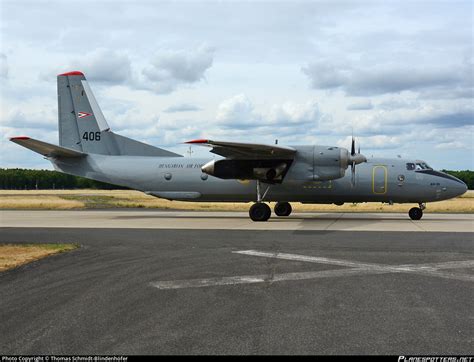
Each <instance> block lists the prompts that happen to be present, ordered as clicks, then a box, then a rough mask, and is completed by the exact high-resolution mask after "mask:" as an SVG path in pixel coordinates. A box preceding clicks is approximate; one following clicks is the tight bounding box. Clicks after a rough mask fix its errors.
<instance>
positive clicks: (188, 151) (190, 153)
mask: <svg viewBox="0 0 474 362" xmlns="http://www.w3.org/2000/svg"><path fill="white" fill-rule="evenodd" d="M186 153H188V154H189V157H191V155H192V154H193V153H194V151H193V149H192V147H191V146H189V149H188V150H187V151H186Z"/></svg>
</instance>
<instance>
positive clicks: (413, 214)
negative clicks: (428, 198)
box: [408, 207, 423, 220]
mask: <svg viewBox="0 0 474 362" xmlns="http://www.w3.org/2000/svg"><path fill="white" fill-rule="evenodd" d="M408 216H410V219H412V220H420V219H421V218H422V217H423V209H422V208H421V207H413V208H411V209H410V211H408Z"/></svg>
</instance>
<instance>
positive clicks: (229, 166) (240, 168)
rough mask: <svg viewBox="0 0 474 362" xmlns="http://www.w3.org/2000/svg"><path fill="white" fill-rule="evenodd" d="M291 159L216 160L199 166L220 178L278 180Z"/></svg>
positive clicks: (203, 170) (205, 171)
mask: <svg viewBox="0 0 474 362" xmlns="http://www.w3.org/2000/svg"><path fill="white" fill-rule="evenodd" d="M291 162H292V160H272V159H270V160H217V161H210V162H208V163H206V164H205V165H204V166H202V167H201V170H202V172H204V173H207V174H208V175H212V176H215V177H219V178H222V179H244V180H261V181H267V182H280V181H281V180H282V177H283V175H284V174H285V172H286V171H287V170H288V167H289V165H290V164H291Z"/></svg>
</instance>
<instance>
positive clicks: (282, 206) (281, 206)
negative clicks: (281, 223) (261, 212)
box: [274, 202, 292, 216]
mask: <svg viewBox="0 0 474 362" xmlns="http://www.w3.org/2000/svg"><path fill="white" fill-rule="evenodd" d="M274 211H275V214H276V215H277V216H289V215H290V214H291V211H292V208H291V205H290V203H289V202H277V203H276V205H275V209H274Z"/></svg>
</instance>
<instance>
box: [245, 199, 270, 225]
mask: <svg viewBox="0 0 474 362" xmlns="http://www.w3.org/2000/svg"><path fill="white" fill-rule="evenodd" d="M271 214H272V210H271V209H270V207H269V206H268V205H267V204H264V203H263V202H258V203H256V204H253V205H252V206H251V207H250V210H249V216H250V218H251V219H252V220H253V221H267V220H268V219H269V218H270V216H271Z"/></svg>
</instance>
